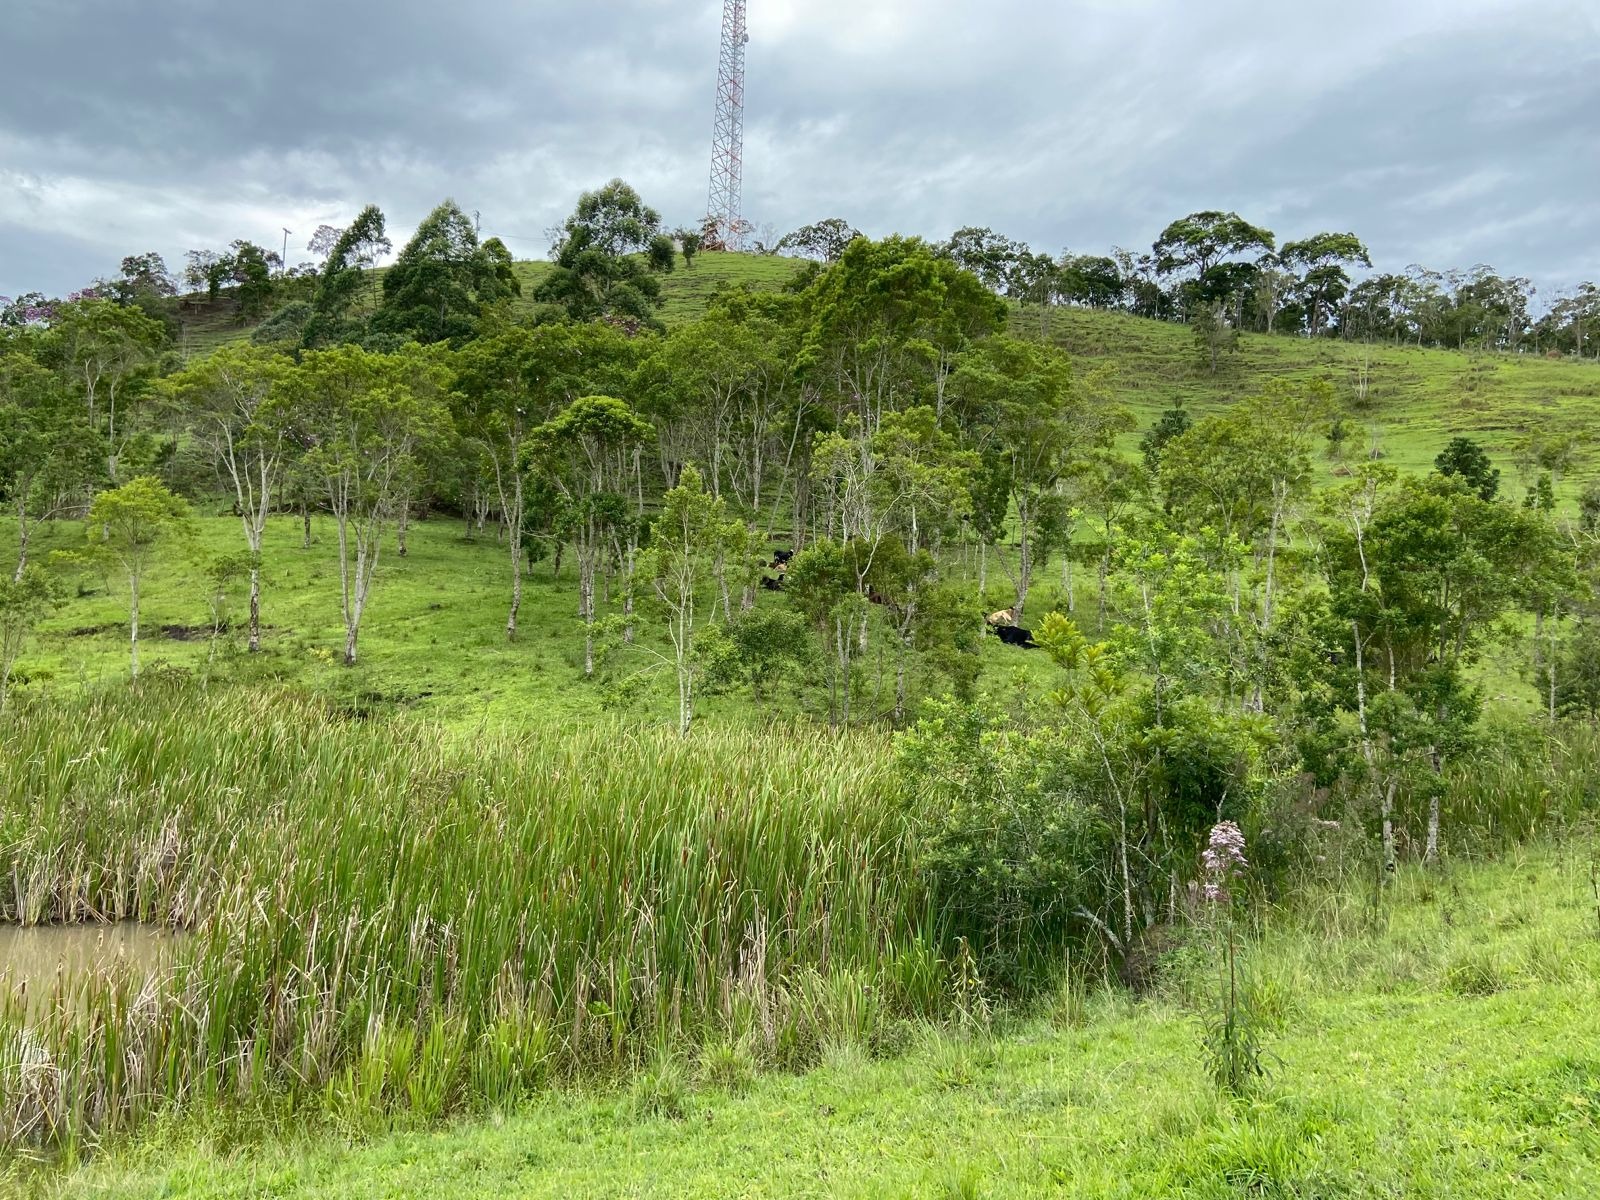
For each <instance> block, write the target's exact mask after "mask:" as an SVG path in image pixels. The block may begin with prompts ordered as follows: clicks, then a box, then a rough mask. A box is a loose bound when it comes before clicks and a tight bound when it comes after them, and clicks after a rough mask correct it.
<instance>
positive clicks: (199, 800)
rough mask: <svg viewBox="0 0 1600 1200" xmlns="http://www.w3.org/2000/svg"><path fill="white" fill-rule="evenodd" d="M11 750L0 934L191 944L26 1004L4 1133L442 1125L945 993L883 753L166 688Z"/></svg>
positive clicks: (20, 739)
mask: <svg viewBox="0 0 1600 1200" xmlns="http://www.w3.org/2000/svg"><path fill="white" fill-rule="evenodd" d="M0 739H3V749H4V756H3V758H0V881H3V883H0V920H4V921H10V922H20V923H44V922H86V921H112V920H125V919H133V920H139V921H143V922H149V923H152V924H157V925H161V926H166V927H170V928H172V929H174V930H179V931H184V936H183V938H182V941H181V945H180V947H179V949H178V952H177V954H176V958H175V965H174V966H172V967H171V968H170V969H167V970H164V971H162V972H161V973H159V974H158V975H155V976H150V975H141V974H140V973H139V972H138V971H137V970H134V969H131V968H125V967H107V968H106V969H104V970H98V971H92V972H87V973H83V974H80V975H78V976H76V977H72V978H66V977H63V978H60V979H58V980H57V982H56V988H57V992H58V993H59V994H56V995H53V996H52V997H51V1001H50V1003H48V1004H44V1005H40V1004H39V1003H37V996H36V997H35V998H34V1001H33V1002H31V1003H25V1002H23V1001H21V1000H19V998H18V996H19V992H18V989H17V988H16V987H15V986H14V985H13V986H4V985H0V1142H4V1143H9V1144H12V1145H18V1144H27V1143H33V1144H50V1143H60V1142H62V1141H70V1140H73V1139H77V1138H80V1137H82V1136H84V1135H86V1134H92V1133H95V1132H97V1131H101V1130H108V1129H116V1128H121V1127H125V1126H127V1125H128V1124H130V1123H132V1122H134V1121H136V1120H138V1119H139V1118H140V1117H141V1116H142V1115H144V1114H145V1113H147V1112H149V1111H150V1110H152V1109H156V1108H164V1107H169V1106H173V1105H182V1104H186V1103H190V1102H194V1101H201V1100H204V1101H235V1100H250V1099H252V1098H260V1097H263V1096H269V1097H272V1098H274V1099H276V1100H279V1101H284V1102H287V1103H289V1104H291V1105H295V1106H303V1105H314V1106H318V1107H321V1108H324V1109H326V1110H328V1111H329V1112H330V1113H331V1114H333V1115H336V1116H337V1115H340V1114H345V1113H364V1112H371V1111H381V1110H384V1109H388V1108H401V1109H407V1110H412V1111H415V1112H418V1113H421V1114H423V1115H432V1114H435V1113H438V1112H443V1111H447V1110H450V1109H454V1108H460V1107H463V1106H469V1105H472V1104H475V1103H499V1102H502V1101H505V1100H508V1099H511V1098H514V1097H515V1096H516V1095H519V1094H521V1093H523V1092H526V1091H527V1090H529V1089H531V1088H535V1087H538V1086H539V1085H540V1084H542V1083H544V1082H545V1081H546V1080H549V1079H552V1078H561V1077H573V1076H579V1075H590V1074H595V1073H607V1072H621V1071H625V1070H628V1069H630V1068H631V1067H633V1066H635V1065H637V1064H638V1063H640V1062H641V1061H643V1060H644V1059H646V1058H647V1057H649V1056H650V1055H652V1054H653V1053H654V1052H655V1049H656V1048H657V1047H659V1046H661V1045H664V1044H671V1043H674V1042H678V1041H683V1042H703V1041H704V1040H706V1039H708V1038H713V1037H715V1038H720V1039H729V1040H743V1041H747V1042H748V1043H749V1044H751V1045H752V1046H754V1047H756V1048H757V1052H758V1053H759V1054H760V1055H761V1056H763V1057H764V1058H765V1059H766V1060H768V1061H769V1062H772V1063H778V1064H783V1063H799V1062H803V1061H806V1060H807V1059H808V1058H809V1057H810V1056H812V1055H813V1054H814V1053H815V1052H816V1050H817V1048H818V1047H819V1046H820V1045H821V1044H822V1043H823V1042H824V1041H826V1040H827V1039H829V1038H830V1037H836V1036H872V1035H873V1032H874V1029H875V1028H877V1027H880V1026H882V1025H883V1024H884V1023H886V1022H888V1021H889V1020H891V1019H893V1018H894V1017H896V1016H904V1015H932V1014H934V1013H936V1012H937V1011H939V1009H940V1007H941V1006H942V1005H943V1004H944V1003H946V1000H947V995H946V993H947V988H946V983H945V970H944V967H943V965H942V963H941V960H940V956H939V953H938V949H937V938H936V933H935V931H934V930H933V929H932V927H931V917H930V915H929V914H930V912H931V905H930V903H929V900H928V897H927V896H926V895H925V892H924V889H923V888H922V886H921V885H920V884H919V882H918V880H917V878H916V876H915V873H914V872H913V871H911V870H909V869H908V863H909V862H910V861H912V857H913V848H912V846H911V838H912V836H913V835H912V834H911V832H910V831H909V830H908V828H907V826H906V824H905V821H904V819H903V817H902V815H901V811H900V807H899V805H898V803H897V801H896V798H895V797H896V792H895V787H894V783H893V778H892V774H891V767H890V765H889V756H888V755H887V754H886V753H884V747H883V745H882V744H881V743H880V742H878V741H876V740H873V739H871V738H870V737H868V738H860V739H857V738H840V737H836V736H833V735H829V734H826V733H824V732H821V731H817V730H813V729H810V728H805V727H800V728H794V729H788V730H784V731H782V732H781V733H780V734H775V735H763V734H760V733H752V732H744V731H720V730H707V731H700V732H697V733H696V735H695V736H693V737H691V738H689V739H679V738H677V737H676V736H673V735H672V734H671V733H668V732H663V731H655V730H639V729H627V728H624V727H621V726H617V725H597V726H586V727H584V726H566V727H540V728H534V729H531V730H529V731H526V732H520V733H499V734H492V735H486V736H482V737H479V738H474V739H470V740H462V739H456V740H453V741H452V740H447V739H446V738H445V737H444V736H443V735H441V733H440V732H439V731H438V730H436V729H434V728H432V727H430V726H428V725H426V724H422V723H411V722H405V721H400V722H395V723H392V724H384V725H362V724H359V723H352V722H345V721H340V720H337V719H335V718H334V717H332V716H331V715H330V713H329V712H328V711H327V710H325V709H324V708H322V707H321V706H319V705H318V704H317V703H315V702H313V701H310V700H307V699H304V698H297V697H294V696H290V695H282V694H268V695H263V694H254V695H247V694H243V693H238V694H234V693H228V694H224V695H222V696H221V697H217V696H211V697H206V696H203V695H201V694H199V693H196V692H192V691H184V690H170V691H169V690H164V689H163V688H161V687H159V686H151V687H146V688H144V690H143V691H142V692H141V693H140V694H138V695H132V694H126V693H123V694H117V695H105V696H97V697H87V698H84V699H82V700H80V701H77V702H66V703H64V704H62V703H59V702H58V705H57V706H55V707H47V706H45V705H42V704H36V705H32V706H29V705H18V706H14V707H13V709H12V711H9V712H8V713H7V714H6V715H5V716H4V718H3V721H0Z"/></svg>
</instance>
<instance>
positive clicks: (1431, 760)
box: [1324, 475, 1561, 864]
mask: <svg viewBox="0 0 1600 1200" xmlns="http://www.w3.org/2000/svg"><path fill="white" fill-rule="evenodd" d="M1357 488H1365V490H1355V489H1352V490H1351V492H1350V497H1349V503H1348V505H1347V509H1346V516H1347V520H1346V521H1345V522H1344V523H1343V524H1344V527H1343V528H1336V529H1335V530H1334V531H1333V532H1331V533H1330V534H1329V535H1327V537H1326V539H1325V556H1324V564H1325V565H1324V569H1325V572H1326V575H1327V585H1328V595H1329V603H1330V605H1331V607H1332V609H1333V611H1334V612H1335V613H1337V614H1339V615H1340V616H1341V617H1342V618H1343V619H1345V620H1348V621H1349V622H1350V623H1351V627H1352V629H1353V630H1354V631H1355V646H1356V648H1357V656H1356V660H1355V661H1356V677H1357V678H1356V681H1355V687H1356V696H1357V700H1356V703H1357V704H1359V705H1360V710H1359V712H1360V715H1361V716H1362V717H1363V719H1362V720H1361V726H1362V731H1363V733H1364V735H1365V737H1366V739H1372V738H1377V737H1381V738H1382V739H1383V740H1384V741H1385V743H1386V744H1387V745H1388V747H1389V755H1390V758H1391V759H1393V760H1395V761H1396V762H1397V763H1400V764H1403V763H1404V762H1405V761H1406V760H1411V761H1417V760H1420V762H1421V763H1422V764H1423V765H1424V768H1425V770H1426V772H1427V778H1426V780H1425V782H1424V783H1423V787H1424V788H1425V790H1426V793H1427V799H1428V804H1427V818H1426V820H1427V824H1426V835H1425V840H1424V848H1423V857H1424V859H1425V860H1426V861H1432V860H1434V859H1435V858H1436V857H1437V856H1438V852H1439V844H1440V835H1441V829H1440V793H1441V791H1442V781H1441V779H1440V776H1441V774H1442V772H1443V769H1444V765H1445V764H1446V763H1447V762H1449V761H1450V760H1451V759H1453V758H1455V757H1457V756H1459V755H1460V754H1461V753H1463V752H1464V751H1465V750H1466V749H1467V748H1468V747H1470V746H1471V744H1472V735H1473V730H1474V727H1475V725H1476V723H1477V720H1478V716H1479V713H1480V711H1481V707H1482V688H1481V686H1480V685H1478V684H1476V683H1474V682H1473V681H1472V680H1471V677H1470V675H1469V673H1468V672H1469V669H1470V668H1471V667H1472V665H1473V664H1474V663H1476V662H1477V661H1478V660H1479V659H1480V658H1481V656H1482V654H1483V653H1484V651H1485V650H1486V649H1487V647H1488V646H1490V645H1491V644H1492V643H1494V642H1495V641H1496V640H1497V639H1498V638H1500V637H1501V636H1503V634H1504V622H1503V618H1504V617H1505V616H1506V615H1507V614H1508V613H1509V612H1510V611H1511V610H1512V609H1513V608H1515V607H1518V606H1522V605H1526V604H1527V603H1529V602H1536V601H1537V599H1538V596H1539V594H1540V592H1541V590H1542V589H1543V587H1544V586H1545V581H1546V580H1547V579H1549V578H1551V577H1552V576H1553V574H1554V573H1555V571H1556V567H1557V565H1558V564H1557V562H1556V559H1557V558H1558V556H1559V555H1560V554H1561V550H1560V547H1559V545H1558V544H1557V542H1556V541H1555V540H1554V539H1553V538H1552V537H1550V536H1549V535H1548V529H1547V523H1546V522H1544V521H1543V519H1542V517H1541V516H1540V515H1539V514H1536V513H1531V512H1528V511H1526V510H1522V509H1517V508H1513V507H1512V506H1510V505H1507V504H1503V503H1497V502H1495V501H1491V500H1485V499H1484V498H1483V497H1482V496H1481V495H1480V494H1478V493H1477V492H1476V491H1474V490H1473V489H1472V487H1471V486H1470V485H1469V484H1468V483H1467V482H1465V481H1464V480H1462V479H1460V478H1452V477H1449V476H1444V475H1431V476H1428V477H1427V478H1426V479H1421V480H1414V479H1413V480H1405V481H1403V482H1401V483H1399V484H1397V485H1389V486H1387V487H1386V486H1384V484H1383V481H1382V480H1381V479H1379V478H1378V477H1376V476H1374V477H1372V478H1371V479H1370V480H1367V481H1363V482H1361V483H1358V484H1357ZM1364 752H1365V753H1368V754H1369V761H1370V750H1368V751H1364ZM1399 778H1400V776H1399V774H1398V773H1396V774H1392V775H1391V776H1390V780H1389V782H1388V784H1387V786H1386V787H1385V788H1384V794H1385V802H1384V815H1385V818H1386V824H1387V816H1388V813H1389V811H1390V805H1391V804H1392V797H1393V794H1394V790H1395V787H1396V786H1397V784H1398V782H1399ZM1394 854H1395V847H1394V842H1393V837H1392V835H1390V834H1388V832H1387V828H1386V845H1385V857H1386V859H1387V860H1388V862H1389V863H1390V864H1392V863H1393V861H1394Z"/></svg>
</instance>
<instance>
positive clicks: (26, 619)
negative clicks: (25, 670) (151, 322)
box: [0, 567, 61, 712]
mask: <svg viewBox="0 0 1600 1200" xmlns="http://www.w3.org/2000/svg"><path fill="white" fill-rule="evenodd" d="M60 603H61V589H60V588H59V586H58V585H57V584H56V582H55V580H54V579H53V578H52V577H51V576H49V575H47V574H45V573H44V572H43V571H42V570H40V569H39V568H38V567H27V568H24V569H23V570H20V571H18V572H17V574H16V576H15V577H14V578H12V579H4V578H0V712H3V711H4V710H5V706H6V696H7V695H8V693H9V692H10V690H11V676H12V672H13V671H14V670H15V669H16V665H17V658H18V656H20V655H21V653H22V651H23V649H24V648H25V647H26V646H27V644H28V639H29V638H30V637H31V636H32V634H33V631H34V629H35V628H36V627H37V626H38V624H39V622H40V621H42V620H43V619H44V618H45V617H46V616H48V615H49V614H50V612H51V611H52V610H54V609H55V608H56V606H57V605H59V604H60Z"/></svg>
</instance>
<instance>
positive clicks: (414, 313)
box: [372, 200, 521, 346]
mask: <svg viewBox="0 0 1600 1200" xmlns="http://www.w3.org/2000/svg"><path fill="white" fill-rule="evenodd" d="M520 292H521V287H520V286H519V285H518V283H517V277H516V275H515V274H514V273H513V271H512V269H511V252H510V251H509V250H507V249H506V247H505V243H503V242H502V241H501V240H500V239H499V238H490V239H489V240H488V241H486V242H482V243H480V242H479V241H478V230H477V227H476V225H475V224H474V222H473V221H472V219H471V218H470V217H468V216H467V214H466V213H464V212H462V211H461V208H460V206H459V205H457V204H456V202H455V201H454V200H446V201H444V202H443V203H442V204H440V205H439V206H438V207H437V208H435V209H434V210H433V211H432V212H431V213H429V214H428V215H427V216H426V217H424V218H423V220H422V223H421V224H420V225H418V226H417V231H416V233H415V234H414V235H413V236H412V238H411V240H410V241H409V242H407V243H406V245H405V248H404V249H403V250H401V251H400V254H399V255H398V256H397V257H396V259H395V261H394V265H392V266H391V267H390V268H389V269H388V271H387V272H385V274H384V276H383V305H382V307H381V308H379V309H378V311H377V313H376V314H375V315H374V316H373V319H372V327H373V328H374V329H375V330H377V331H379V332H383V333H395V334H400V335H402V336H405V337H412V338H415V339H416V340H417V341H419V342H422V343H423V344H425V345H426V344H428V343H431V342H450V343H451V344H453V345H458V346H459V345H460V344H461V343H462V342H464V341H466V340H467V339H468V338H470V337H471V336H472V335H473V333H474V332H475V330H476V329H477V324H478V319H479V318H480V317H481V316H482V315H483V313H484V311H485V310H486V309H487V308H488V307H490V306H491V305H494V304H496V303H498V302H500V301H502V300H506V299H509V298H510V297H512V296H515V295H518V294H520Z"/></svg>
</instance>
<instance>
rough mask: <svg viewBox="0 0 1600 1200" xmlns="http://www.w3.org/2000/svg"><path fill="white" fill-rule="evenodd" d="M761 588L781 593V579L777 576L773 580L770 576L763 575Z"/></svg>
mask: <svg viewBox="0 0 1600 1200" xmlns="http://www.w3.org/2000/svg"><path fill="white" fill-rule="evenodd" d="M761 586H762V587H763V588H765V589H766V590H767V591H769V592H781V591H783V577H782V576H779V577H778V578H777V579H774V578H773V577H772V576H771V575H763V576H762V577H761Z"/></svg>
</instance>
